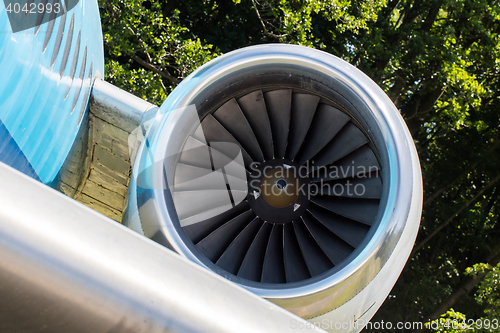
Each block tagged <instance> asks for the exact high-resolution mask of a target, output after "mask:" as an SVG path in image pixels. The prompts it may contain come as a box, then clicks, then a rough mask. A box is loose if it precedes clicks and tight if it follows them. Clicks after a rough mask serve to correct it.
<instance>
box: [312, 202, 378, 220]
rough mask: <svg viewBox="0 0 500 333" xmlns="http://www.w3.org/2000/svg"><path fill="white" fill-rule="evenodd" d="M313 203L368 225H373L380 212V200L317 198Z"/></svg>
mask: <svg viewBox="0 0 500 333" xmlns="http://www.w3.org/2000/svg"><path fill="white" fill-rule="evenodd" d="M311 201H312V202H314V203H315V204H318V205H319V206H321V207H323V208H326V209H328V210H329V211H331V212H334V213H336V214H339V215H341V216H344V217H347V218H348V219H351V220H355V221H358V222H361V223H364V224H366V225H371V224H372V223H373V221H374V220H375V216H376V215H377V212H378V206H379V200H375V199H351V198H332V197H324V196H323V197H322V196H315V197H313V198H312V199H311Z"/></svg>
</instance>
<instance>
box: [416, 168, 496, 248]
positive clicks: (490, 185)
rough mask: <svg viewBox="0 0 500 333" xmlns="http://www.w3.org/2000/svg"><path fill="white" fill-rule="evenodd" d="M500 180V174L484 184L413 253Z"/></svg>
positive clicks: (418, 245)
mask: <svg viewBox="0 0 500 333" xmlns="http://www.w3.org/2000/svg"><path fill="white" fill-rule="evenodd" d="M498 180H500V175H498V176H496V177H495V178H493V180H491V181H490V182H489V183H488V184H486V185H485V186H483V188H482V189H481V190H480V191H479V192H477V193H476V195H475V196H473V197H472V198H471V199H470V200H469V201H467V202H466V203H465V205H463V206H462V207H460V209H459V210H457V211H456V212H455V213H453V215H451V216H450V217H449V218H447V219H446V221H444V222H443V223H441V224H440V225H439V227H437V228H436V229H434V231H432V232H431V233H430V234H429V236H427V237H426V238H425V239H424V240H423V241H421V242H420V243H419V244H417V245H415V247H414V248H413V251H412V252H411V255H412V256H413V255H415V253H417V252H418V250H420V249H421V248H422V247H423V246H424V245H425V244H427V242H428V241H429V240H431V239H432V237H434V236H436V234H437V233H439V232H440V231H441V230H442V229H443V228H445V227H446V226H447V225H448V224H450V223H451V221H453V219H454V218H455V217H456V216H458V215H459V214H460V213H461V212H462V211H463V210H464V209H465V208H467V207H469V205H470V204H471V203H474V202H475V201H476V200H477V198H479V197H480V196H481V195H482V194H483V193H484V192H485V191H486V190H487V189H489V188H490V187H492V186H493V185H495V184H496V183H497V182H498Z"/></svg>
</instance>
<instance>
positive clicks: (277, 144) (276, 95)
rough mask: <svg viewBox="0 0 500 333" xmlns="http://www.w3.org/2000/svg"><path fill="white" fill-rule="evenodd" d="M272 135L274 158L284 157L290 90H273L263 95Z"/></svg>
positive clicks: (289, 109)
mask: <svg viewBox="0 0 500 333" xmlns="http://www.w3.org/2000/svg"><path fill="white" fill-rule="evenodd" d="M264 98H265V100H266V106H267V112H268V114H269V120H270V121H271V129H272V133H273V145H274V158H283V157H284V156H285V151H286V144H287V140H288V130H289V127H290V111H291V103H292V90H291V89H282V90H273V91H269V92H267V93H265V94H264Z"/></svg>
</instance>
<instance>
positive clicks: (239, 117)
mask: <svg viewBox="0 0 500 333" xmlns="http://www.w3.org/2000/svg"><path fill="white" fill-rule="evenodd" d="M213 115H214V117H215V119H217V121H218V122H219V123H220V124H221V125H222V126H223V127H224V128H225V129H226V130H227V131H228V132H229V133H231V135H232V136H233V137H234V138H235V139H236V140H237V141H238V142H239V143H240V145H241V146H242V147H243V148H244V149H245V150H246V151H247V152H248V153H249V154H250V156H251V157H252V158H253V160H254V161H259V162H263V161H264V156H263V155H262V151H261V150H260V146H259V143H258V142H257V138H256V137H255V134H254V133H253V131H252V128H251V127H250V124H249V123H248V121H247V119H246V118H245V115H244V114H243V112H242V111H241V109H240V106H239V105H238V103H237V102H236V100H235V99H234V98H233V99H230V100H229V101H227V102H226V103H225V104H223V105H222V106H221V107H220V108H219V109H218V110H217V111H215V113H214V114H213Z"/></svg>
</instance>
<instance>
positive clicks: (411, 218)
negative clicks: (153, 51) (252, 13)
mask: <svg viewBox="0 0 500 333" xmlns="http://www.w3.org/2000/svg"><path fill="white" fill-rule="evenodd" d="M273 66H279V67H280V68H285V69H284V71H286V69H287V68H295V69H296V70H297V71H299V70H303V71H304V72H307V71H315V72H317V73H321V74H324V75H325V76H327V77H330V78H331V80H332V82H335V84H336V85H337V86H338V87H339V88H338V89H340V90H341V93H342V94H344V95H343V96H344V97H345V98H346V99H347V100H348V101H349V102H350V103H352V104H353V105H355V108H357V109H358V110H361V111H359V113H358V114H357V115H355V118H356V119H358V120H359V121H360V122H361V123H362V125H363V126H365V127H367V131H371V130H374V131H375V130H376V131H378V133H379V134H376V135H375V134H373V135H374V137H375V139H376V140H375V141H376V142H375V145H376V146H377V149H378V150H379V152H380V153H381V155H383V156H382V158H383V159H385V163H386V168H385V170H386V171H385V172H387V173H386V174H385V176H384V177H385V178H384V180H385V183H386V184H388V185H385V186H388V192H387V193H388V194H387V195H386V197H385V198H384V199H383V202H384V205H383V209H382V210H381V211H379V221H378V227H377V228H375V229H374V232H373V233H372V234H371V238H370V239H369V241H368V242H367V244H366V246H364V248H363V249H362V250H361V251H359V253H357V256H356V257H355V258H354V259H353V260H351V261H350V262H349V263H348V264H346V265H345V266H344V267H342V268H341V269H340V270H338V271H336V272H335V274H332V275H330V276H328V277H326V278H323V279H321V280H317V279H316V280H313V281H311V283H310V284H308V285H302V286H300V287H289V288H287V287H283V288H279V287H275V286H270V287H269V288H263V287H255V286H251V285H250V284H248V285H245V287H246V288H247V289H248V290H250V291H252V292H254V293H256V294H257V295H260V296H263V297H265V298H267V299H269V300H271V301H272V302H274V303H276V304H279V305H280V306H282V307H283V308H285V309H287V310H289V311H291V312H293V313H295V314H297V315H299V316H302V317H304V318H314V317H317V316H321V315H323V314H325V313H327V312H330V311H332V310H334V309H336V308H339V307H341V306H343V305H346V304H350V302H351V300H352V299H353V298H354V297H355V296H356V295H358V294H360V293H361V292H362V291H366V293H368V295H370V297H372V300H373V301H374V302H375V303H376V306H373V307H371V308H370V311H368V312H367V313H369V314H370V315H373V313H374V312H375V311H376V309H377V308H378V307H379V306H380V305H381V303H382V300H383V299H384V298H385V297H386V295H387V293H388V292H389V290H390V287H392V286H393V285H394V283H395V281H396V280H397V277H398V276H399V273H400V270H401V269H402V267H403V265H404V262H405V261H406V260H407V258H408V255H409V253H410V250H411V245H408V244H412V242H413V240H414V239H415V236H416V233H417V230H418V224H419V221H420V213H421V197H422V187H421V182H422V180H421V174H420V168H419V163H418V158H417V154H416V150H415V146H414V144H413V142H412V139H411V136H410V134H409V131H408V130H407V128H406V125H405V124H404V121H403V119H402V118H401V116H400V114H399V112H398V111H397V109H396V108H395V107H394V105H393V104H392V102H391V101H390V99H389V98H388V97H387V96H386V95H385V93H384V92H383V91H382V90H381V89H380V88H379V87H378V86H377V85H376V84H375V83H374V82H373V81H372V80H371V79H370V78H368V77H367V76H366V75H364V74H363V73H361V72H360V71H359V70H357V69H356V68H354V67H353V66H351V65H349V64H348V63H346V62H344V61H342V60H340V59H338V58H336V57H334V56H332V55H330V54H327V53H324V52H321V51H318V50H314V49H310V48H304V47H298V46H293V45H263V46H256V47H250V48H245V49H241V50H237V51H234V52H231V53H228V54H226V55H224V56H222V57H220V58H217V59H216V60H214V61H211V62H210V63H208V64H206V65H204V66H203V67H201V68H200V69H198V70H197V71H195V72H194V73H193V74H192V75H190V76H189V77H188V78H187V79H185V80H184V81H183V82H182V83H181V84H180V85H179V86H178V87H177V88H176V89H175V90H174V92H172V93H171V94H170V95H169V97H168V98H167V100H166V101H165V103H164V104H163V105H162V106H161V108H160V114H159V115H158V116H157V122H156V123H155V124H154V126H151V128H150V131H149V132H148V136H147V137H148V142H149V147H147V148H146V147H145V146H144V145H143V146H142V147H141V149H142V152H141V151H140V152H139V154H138V156H140V157H141V158H142V163H147V160H148V158H149V157H148V156H154V158H155V160H162V158H164V157H165V156H168V155H171V154H175V153H176V152H178V151H180V149H181V147H182V146H183V145H184V140H185V138H186V136H187V135H188V134H189V133H192V132H193V131H194V130H195V129H196V128H195V125H196V123H195V122H191V121H190V120H189V119H184V117H183V109H184V108H186V107H188V106H190V105H192V104H193V103H194V101H195V100H196V98H197V97H198V96H199V95H201V94H202V93H203V92H204V90H207V89H209V87H210V86H211V85H215V84H217V83H218V82H219V81H224V80H225V79H227V78H228V77H230V76H231V75H234V73H237V72H238V71H242V72H244V71H246V72H247V73H251V71H252V68H271V67H273ZM305 84H306V85H307V83H305ZM304 88H307V86H305V87H304ZM143 168H144V166H143ZM142 170H143V169H142ZM140 171H141V167H140V163H136V165H135V169H134V173H135V174H136V175H137V173H139V172H140ZM172 171H173V165H170V164H165V165H163V164H160V163H158V165H157V166H156V167H155V169H154V170H151V171H150V172H149V173H148V175H147V176H148V177H149V178H148V179H149V181H150V182H151V183H154V184H162V183H164V182H165V177H166V178H167V181H170V178H169V177H171V175H170V173H171V172H172ZM165 173H166V175H165ZM139 194H140V195H139ZM168 196H169V192H168V191H164V190H163V189H162V188H161V187H160V188H153V189H150V190H143V189H140V193H138V187H137V184H136V183H135V180H134V176H133V178H132V181H131V188H130V196H129V203H130V205H129V210H128V217H129V218H130V217H133V218H131V219H130V221H131V222H130V223H129V224H130V225H135V228H134V229H135V230H138V229H140V230H138V231H141V232H144V233H145V234H146V236H148V237H151V238H153V239H155V240H156V241H158V242H160V243H162V244H164V245H166V246H168V247H170V248H172V249H174V250H175V251H176V252H178V253H180V254H181V255H183V256H184V257H186V258H188V259H190V260H192V261H194V262H196V263H198V264H200V265H202V266H205V267H207V265H206V263H204V262H203V261H201V260H200V259H199V258H198V257H196V256H195V255H193V253H192V252H191V250H190V249H189V247H188V246H187V245H186V243H185V242H184V239H183V238H182V236H181V235H179V233H178V232H177V231H176V229H175V227H174V226H175V224H176V223H178V221H177V220H176V219H177V216H176V213H175V207H174V205H173V203H172V200H171V198H169V197H168ZM138 197H140V198H142V199H141V200H139V201H138V200H137V198H138ZM165 202H167V204H166V205H165ZM141 223H142V225H141ZM138 226H140V227H138ZM405 231H406V233H405V237H404V238H402V237H401V236H402V234H403V233H404V232H405ZM402 242H404V243H405V244H404V246H402V245H400V244H402ZM407 242H408V243H407ZM398 245H400V246H398ZM395 249H397V251H398V252H395ZM390 258H396V259H393V260H391V261H390V263H391V265H388V264H387V263H388V262H389V259H390ZM394 267H397V269H398V272H397V273H395V272H394ZM375 277H377V281H379V282H380V281H381V280H382V281H383V283H384V286H385V287H388V289H387V288H384V289H383V290H384V292H385V291H387V293H385V294H384V295H382V294H381V293H378V294H376V295H374V294H373V290H374V288H378V290H379V289H380V285H378V284H377V285H372V284H371V282H372V281H373V280H374V278H375ZM229 278H230V277H229ZM369 291H372V292H369ZM366 293H364V294H363V295H367V294H366ZM369 301H371V300H364V301H363V302H369ZM370 304H371V303H370ZM355 305H356V304H354V305H353V306H355ZM351 310H352V308H351ZM343 314H345V315H347V314H346V313H343Z"/></svg>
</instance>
